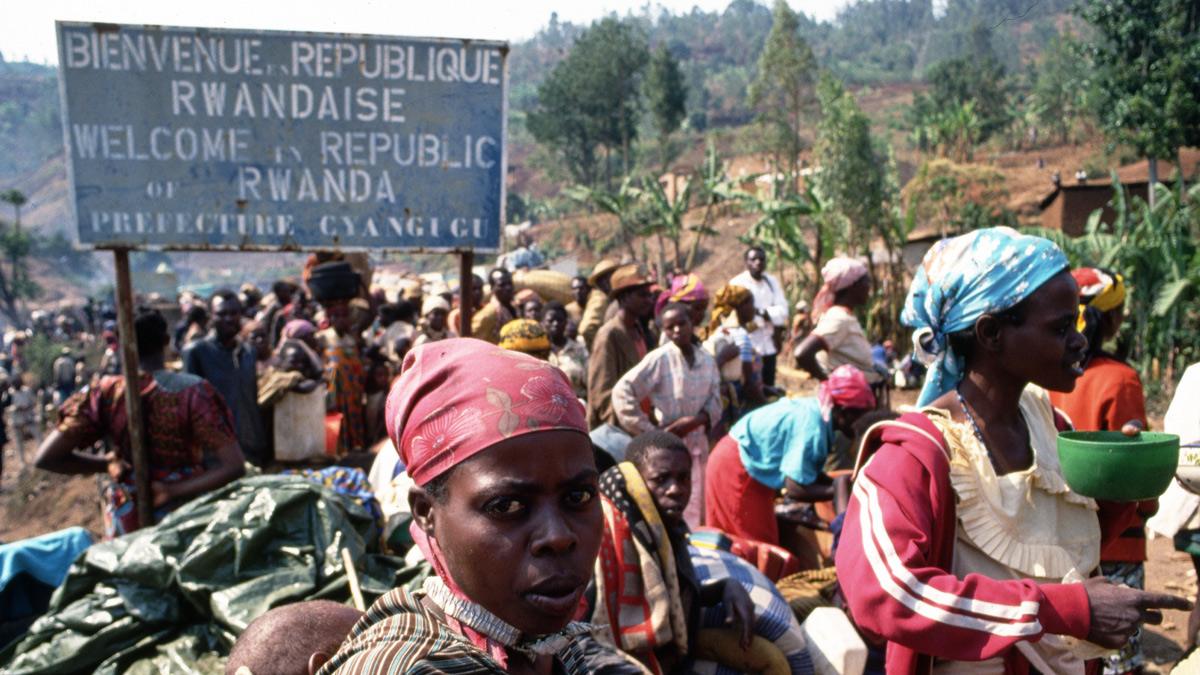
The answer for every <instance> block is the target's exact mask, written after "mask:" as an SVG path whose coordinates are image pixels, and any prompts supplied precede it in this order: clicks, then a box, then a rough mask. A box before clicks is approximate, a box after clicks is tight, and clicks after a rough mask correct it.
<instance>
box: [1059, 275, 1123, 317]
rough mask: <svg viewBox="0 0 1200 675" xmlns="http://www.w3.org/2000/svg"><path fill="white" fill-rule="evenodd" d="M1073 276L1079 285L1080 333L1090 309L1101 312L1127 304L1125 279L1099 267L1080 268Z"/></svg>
mask: <svg viewBox="0 0 1200 675" xmlns="http://www.w3.org/2000/svg"><path fill="white" fill-rule="evenodd" d="M1071 276H1072V277H1074V278H1075V282H1076V283H1077V284H1079V321H1078V324H1077V325H1078V327H1079V331H1080V332H1083V329H1084V326H1086V325H1087V322H1086V321H1085V319H1084V314H1085V313H1086V310H1087V308H1088V307H1095V308H1096V309H1097V310H1099V311H1101V312H1107V311H1109V310H1113V309H1116V308H1117V307H1120V306H1121V303H1123V302H1125V295H1126V291H1125V277H1124V276H1122V275H1121V274H1118V273H1117V272H1109V271H1107V270H1102V269H1100V268H1099V267H1080V268H1078V269H1074V270H1071Z"/></svg>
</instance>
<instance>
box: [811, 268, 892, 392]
mask: <svg viewBox="0 0 1200 675" xmlns="http://www.w3.org/2000/svg"><path fill="white" fill-rule="evenodd" d="M821 278H822V279H824V281H825V284H824V285H823V286H821V290H820V292H818V293H817V297H816V299H815V300H813V320H814V321H816V326H815V327H814V328H813V330H812V332H811V333H809V334H808V336H807V337H805V338H804V340H803V341H802V342H801V343H800V344H799V345H798V346H797V347H796V349H795V351H794V352H793V356H795V358H796V365H797V366H798V367H800V368H802V369H804V370H806V371H808V373H809V374H810V375H812V376H813V377H814V378H816V379H818V380H824V379H825V378H826V377H828V375H829V373H830V372H832V371H833V370H834V369H835V368H837V367H838V366H842V365H851V366H854V367H855V368H858V369H859V370H860V371H862V373H863V375H864V376H866V378H867V381H868V382H870V383H872V384H874V383H878V382H879V381H881V380H882V379H883V377H884V376H883V374H882V373H880V372H878V371H877V370H876V369H875V365H874V360H873V359H872V358H871V343H870V342H868V341H867V336H866V333H864V332H863V329H862V325H861V324H859V322H858V318H857V317H855V316H854V310H855V309H856V308H858V307H861V306H862V305H865V304H866V303H867V300H868V299H869V298H870V296H871V280H870V277H869V276H868V274H867V266H866V265H865V264H863V263H862V262H861V261H859V260H856V259H854V258H846V257H838V258H834V259H832V260H830V261H829V262H827V263H825V266H824V267H822V268H821Z"/></svg>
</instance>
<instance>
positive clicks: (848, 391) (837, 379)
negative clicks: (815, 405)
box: [817, 364, 875, 416]
mask: <svg viewBox="0 0 1200 675" xmlns="http://www.w3.org/2000/svg"><path fill="white" fill-rule="evenodd" d="M817 401H819V402H820V404H821V412H822V414H824V415H826V416H828V415H829V412H830V411H831V410H833V406H835V405H837V406H841V407H843V408H851V409H854V410H871V409H873V408H874V407H875V394H873V393H871V385H869V384H867V378H866V376H865V375H863V373H862V371H861V370H859V369H858V368H855V367H854V366H852V365H850V364H845V365H841V366H838V367H837V368H834V369H833V372H832V373H830V374H829V378H828V379H826V380H825V381H824V382H822V383H821V386H819V387H817Z"/></svg>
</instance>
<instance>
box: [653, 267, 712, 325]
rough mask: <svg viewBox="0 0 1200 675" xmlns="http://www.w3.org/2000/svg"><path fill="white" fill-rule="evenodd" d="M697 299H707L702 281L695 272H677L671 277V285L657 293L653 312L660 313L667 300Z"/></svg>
mask: <svg viewBox="0 0 1200 675" xmlns="http://www.w3.org/2000/svg"><path fill="white" fill-rule="evenodd" d="M697 300H708V289H706V288H704V282H703V281H700V277H699V276H697V275H695V274H691V273H689V274H678V275H676V276H675V277H673V278H672V279H671V287H670V288H668V289H667V290H665V291H663V292H662V293H660V294H659V295H658V300H657V301H656V302H655V303H654V314H655V315H658V314H662V311H663V308H664V307H666V306H667V303H669V302H686V303H692V302H696V301H697Z"/></svg>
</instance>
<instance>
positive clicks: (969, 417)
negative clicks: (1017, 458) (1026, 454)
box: [954, 387, 1036, 473]
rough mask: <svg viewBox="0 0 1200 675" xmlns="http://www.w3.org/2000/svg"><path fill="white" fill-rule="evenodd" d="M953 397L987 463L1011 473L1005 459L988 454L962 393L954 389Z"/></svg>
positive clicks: (985, 444)
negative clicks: (955, 397)
mask: <svg viewBox="0 0 1200 675" xmlns="http://www.w3.org/2000/svg"><path fill="white" fill-rule="evenodd" d="M954 395H955V396H957V397H958V405H959V407H960V408H962V411H963V415H964V416H966V418H967V421H968V422H970V423H971V431H972V432H973V433H974V434H975V438H977V439H978V440H979V447H980V448H983V453H984V454H985V455H987V456H988V459H989V461H991V462H992V463H993V465H994V464H996V463H997V462H998V463H999V464H1000V465H1001V466H1000V468H1001V470H1002V472H1003V473H1010V472H1011V471H1013V469H1012V467H1011V466H1009V463H1008V461H1007V459H1006V458H1004V457H993V456H992V454H991V453H989V452H988V445H987V441H985V440H983V431H982V430H980V428H979V423H978V422H976V421H975V416H974V415H972V414H971V409H970V408H968V407H967V400H966V399H965V398H963V395H962V391H961V390H960V389H958V388H957V387H955V388H954ZM1028 442H1029V441H1028V440H1026V443H1028ZM1035 461H1036V460H1035Z"/></svg>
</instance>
